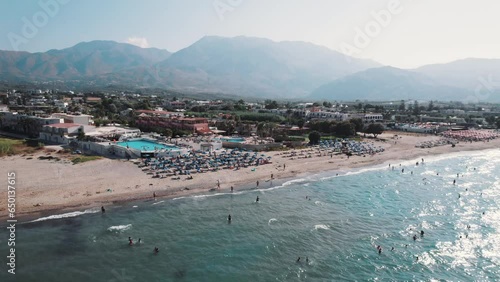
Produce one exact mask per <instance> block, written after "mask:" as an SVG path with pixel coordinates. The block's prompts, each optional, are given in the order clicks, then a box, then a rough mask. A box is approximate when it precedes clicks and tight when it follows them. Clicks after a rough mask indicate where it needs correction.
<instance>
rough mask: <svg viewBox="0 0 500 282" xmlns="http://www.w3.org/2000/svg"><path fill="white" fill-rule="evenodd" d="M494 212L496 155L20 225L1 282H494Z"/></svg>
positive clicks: (497, 241) (498, 261) (498, 220)
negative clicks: (12, 259)
mask: <svg viewBox="0 0 500 282" xmlns="http://www.w3.org/2000/svg"><path fill="white" fill-rule="evenodd" d="M417 162H419V164H418V165H417V164H416V163H417ZM392 167H394V168H392ZM403 169H404V172H403V171H402V170H403ZM454 180H455V182H456V183H455V184H453V181H454ZM89 185H91V183H89ZM257 197H259V201H258V202H257V201H256V199H257ZM499 207H500V150H499V149H495V150H487V151H476V152H463V153H456V154H450V155H440V156H435V157H426V158H425V159H424V162H422V160H421V159H414V160H408V161H403V162H399V161H394V163H384V164H379V165H376V166H373V167H368V168H362V169H356V170H348V171H330V172H327V173H321V174H311V175H302V176H300V177H297V178H295V179H289V180H287V181H284V182H280V183H278V182H275V183H273V182H271V181H267V182H264V181H262V182H261V185H260V186H259V189H248V188H245V189H243V188H241V187H235V191H234V192H233V193H230V192H221V193H218V192H207V193H206V194H203V195H194V196H187V197H178V198H174V199H156V201H155V200H153V199H151V200H147V201H138V202H131V203H127V204H124V205H122V206H109V207H107V209H106V212H105V213H104V214H102V213H101V211H100V210H99V209H95V210H86V211H80V212H72V213H64V214H56V215H53V216H49V217H43V218H38V219H35V220H31V221H30V222H25V223H20V224H18V225H17V229H16V274H15V275H12V274H9V273H7V269H8V267H7V266H6V264H7V258H6V256H7V255H8V247H7V235H2V236H1V238H0V239H1V240H0V253H1V254H2V255H1V261H2V262H3V263H2V269H1V270H2V272H1V273H0V281H37V282H39V281H50V282H53V281H71V282H79V281H82V282H83V281H116V282H124V281H500V208H499ZM228 215H231V221H230V222H229V221H228ZM2 226H3V227H5V225H2ZM2 229H4V230H5V228H2ZM422 231H423V234H422V233H421V232H422ZM2 234H7V232H2ZM129 237H131V238H132V241H133V245H129V240H128V238H129ZM139 238H140V239H141V243H138V242H137V241H138V240H139ZM378 246H380V247H378ZM155 248H158V252H157V253H155V252H154V249H155ZM379 248H380V250H381V251H380V252H379V251H378V249H379ZM299 258H300V259H299Z"/></svg>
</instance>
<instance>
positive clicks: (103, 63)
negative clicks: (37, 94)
mask: <svg viewBox="0 0 500 282" xmlns="http://www.w3.org/2000/svg"><path fill="white" fill-rule="evenodd" d="M169 56H170V52H168V51H166V50H160V49H156V48H140V47H137V46H134V45H130V44H126V43H117V42H114V41H91V42H82V43H79V44H77V45H75V46H73V47H70V48H66V49H62V50H49V51H47V52H44V53H28V52H14V51H0V77H2V78H7V79H13V78H18V79H26V80H64V79H82V78H84V77H88V76H94V75H101V74H106V73H112V72H117V71H121V70H124V69H130V68H135V67H144V66H150V65H153V64H155V63H158V62H160V61H163V60H165V59H166V58H168V57H169Z"/></svg>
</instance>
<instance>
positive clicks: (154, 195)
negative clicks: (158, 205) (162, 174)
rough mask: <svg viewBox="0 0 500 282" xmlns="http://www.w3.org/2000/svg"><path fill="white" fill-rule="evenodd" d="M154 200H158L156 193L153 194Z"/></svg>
mask: <svg viewBox="0 0 500 282" xmlns="http://www.w3.org/2000/svg"><path fill="white" fill-rule="evenodd" d="M153 199H155V200H156V192H153Z"/></svg>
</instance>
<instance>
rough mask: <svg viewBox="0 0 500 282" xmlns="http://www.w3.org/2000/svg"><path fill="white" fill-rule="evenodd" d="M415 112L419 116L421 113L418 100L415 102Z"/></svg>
mask: <svg viewBox="0 0 500 282" xmlns="http://www.w3.org/2000/svg"><path fill="white" fill-rule="evenodd" d="M413 114H414V115H416V116H418V115H419V114H420V107H419V105H418V101H415V102H414V103H413Z"/></svg>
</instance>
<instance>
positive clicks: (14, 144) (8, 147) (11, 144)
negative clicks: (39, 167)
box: [0, 138, 23, 157]
mask: <svg viewBox="0 0 500 282" xmlns="http://www.w3.org/2000/svg"><path fill="white" fill-rule="evenodd" d="M22 145H23V142H22V141H21V140H13V139H7V138H0V157H3V156H7V155H15V154H17V151H18V150H17V148H18V147H19V146H22Z"/></svg>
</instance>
